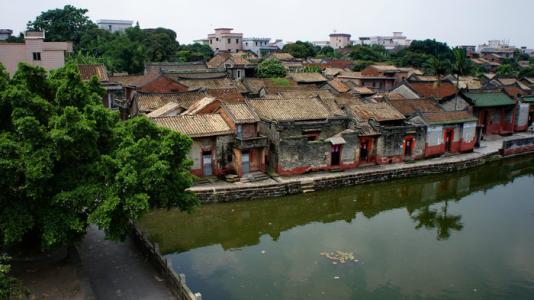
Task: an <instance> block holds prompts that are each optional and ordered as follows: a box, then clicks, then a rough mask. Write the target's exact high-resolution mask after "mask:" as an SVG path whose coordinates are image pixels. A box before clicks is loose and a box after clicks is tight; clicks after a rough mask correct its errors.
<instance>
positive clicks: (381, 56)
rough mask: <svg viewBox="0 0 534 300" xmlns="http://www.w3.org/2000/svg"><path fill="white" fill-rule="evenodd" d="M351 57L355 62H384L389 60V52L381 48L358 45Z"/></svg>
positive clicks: (353, 49) (352, 51) (353, 48)
mask: <svg viewBox="0 0 534 300" xmlns="http://www.w3.org/2000/svg"><path fill="white" fill-rule="evenodd" d="M349 56H350V57H351V58H352V59H354V60H363V61H374V62H382V61H385V60H386V59H387V52H386V50H385V49H384V47H381V46H367V45H356V46H354V47H352V50H351V52H350V54H349Z"/></svg>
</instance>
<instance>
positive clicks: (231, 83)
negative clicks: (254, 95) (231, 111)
mask: <svg viewBox="0 0 534 300" xmlns="http://www.w3.org/2000/svg"><path fill="white" fill-rule="evenodd" d="M178 82H179V83H180V84H183V85H185V86H187V87H189V90H190V91H192V90H198V89H208V90H219V89H236V88H237V89H238V90H239V92H241V93H246V92H247V89H246V88H245V86H244V85H243V83H241V82H240V81H236V80H231V79H229V78H221V79H196V80H179V81H178Z"/></svg>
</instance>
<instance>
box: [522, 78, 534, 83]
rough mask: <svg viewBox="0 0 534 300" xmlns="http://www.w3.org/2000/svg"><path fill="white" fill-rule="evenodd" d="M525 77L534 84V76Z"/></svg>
mask: <svg viewBox="0 0 534 300" xmlns="http://www.w3.org/2000/svg"><path fill="white" fill-rule="evenodd" d="M523 79H525V80H526V81H528V82H529V83H530V84H534V77H525V78H523Z"/></svg>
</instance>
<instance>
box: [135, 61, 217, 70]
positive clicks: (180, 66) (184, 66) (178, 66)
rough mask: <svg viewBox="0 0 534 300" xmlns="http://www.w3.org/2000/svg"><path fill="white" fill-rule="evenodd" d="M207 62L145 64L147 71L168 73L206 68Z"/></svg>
mask: <svg viewBox="0 0 534 300" xmlns="http://www.w3.org/2000/svg"><path fill="white" fill-rule="evenodd" d="M206 69H207V66H206V63H205V62H149V63H146V64H145V71H146V72H147V73H151V72H156V73H168V72H184V71H199V70H206Z"/></svg>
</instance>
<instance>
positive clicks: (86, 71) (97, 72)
mask: <svg viewBox="0 0 534 300" xmlns="http://www.w3.org/2000/svg"><path fill="white" fill-rule="evenodd" d="M78 70H79V71H80V77H81V79H82V80H90V79H91V78H92V77H93V76H95V77H96V79H98V81H108V80H109V78H108V73H107V71H106V67H105V66H104V65H103V64H82V65H78Z"/></svg>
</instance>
